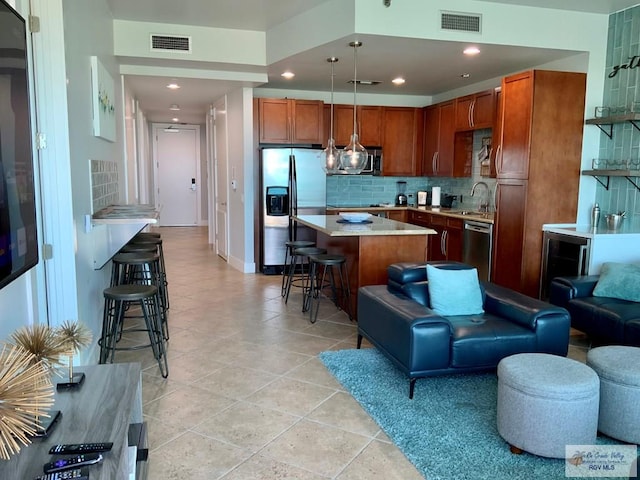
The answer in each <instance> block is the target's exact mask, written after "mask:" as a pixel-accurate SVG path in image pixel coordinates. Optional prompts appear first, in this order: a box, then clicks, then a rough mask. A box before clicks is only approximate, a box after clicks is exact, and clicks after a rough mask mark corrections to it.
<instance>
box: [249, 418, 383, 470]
mask: <svg viewBox="0 0 640 480" xmlns="http://www.w3.org/2000/svg"><path fill="white" fill-rule="evenodd" d="M370 441H371V439H370V438H368V437H365V436H362V435H357V434H355V433H351V432H346V431H344V430H340V429H338V428H334V427H330V426H327V425H321V424H319V423H315V422H310V421H308V420H302V421H301V422H299V423H297V424H295V425H294V426H293V427H291V428H290V429H289V430H287V431H286V432H285V433H283V434H282V435H281V436H280V437H278V438H277V439H276V440H274V441H273V442H272V443H270V444H269V445H267V446H266V447H265V448H264V449H263V450H262V452H261V453H262V454H264V455H266V456H268V457H270V458H273V459H275V460H279V461H281V462H284V463H287V464H291V465H295V466H298V467H300V468H304V469H305V470H310V471H312V472H315V473H317V474H319V475H325V476H328V477H334V476H335V475H337V474H338V473H340V472H341V471H342V470H343V469H344V468H345V467H346V466H347V465H348V464H349V463H350V462H351V461H352V459H353V458H354V457H355V456H356V455H357V454H358V453H359V452H360V451H361V450H362V449H363V448H364V447H365V445H367V443H369V442H370Z"/></svg>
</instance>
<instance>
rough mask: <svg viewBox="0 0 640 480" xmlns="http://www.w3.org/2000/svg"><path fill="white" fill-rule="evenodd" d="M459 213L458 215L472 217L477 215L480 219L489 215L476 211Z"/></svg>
mask: <svg viewBox="0 0 640 480" xmlns="http://www.w3.org/2000/svg"><path fill="white" fill-rule="evenodd" d="M457 213H458V215H471V216H473V215H476V216H478V217H484V216H486V215H487V214H486V213H485V212H476V211H473V210H461V211H459V212H457Z"/></svg>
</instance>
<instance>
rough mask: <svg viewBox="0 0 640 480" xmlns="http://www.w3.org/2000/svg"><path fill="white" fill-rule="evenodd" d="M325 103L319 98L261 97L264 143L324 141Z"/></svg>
mask: <svg viewBox="0 0 640 480" xmlns="http://www.w3.org/2000/svg"><path fill="white" fill-rule="evenodd" d="M323 105H324V104H323V102H322V101H319V100H294V99H288V98H260V99H258V118H259V129H260V143H276V144H287V145H290V144H305V145H307V144H322V143H323V142H324V139H323V137H324V136H325V135H324V122H323Z"/></svg>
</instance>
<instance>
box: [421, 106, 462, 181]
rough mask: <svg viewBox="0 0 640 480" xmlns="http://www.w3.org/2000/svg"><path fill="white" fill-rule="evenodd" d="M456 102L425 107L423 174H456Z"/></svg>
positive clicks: (437, 175) (448, 175) (430, 175)
mask: <svg viewBox="0 0 640 480" xmlns="http://www.w3.org/2000/svg"><path fill="white" fill-rule="evenodd" d="M454 134H455V103H454V101H453V100H451V101H448V102H443V103H439V104H436V105H432V106H429V107H426V108H425V109H424V148H423V160H422V175H424V176H428V177H453V176H455V175H454V156H453V153H454Z"/></svg>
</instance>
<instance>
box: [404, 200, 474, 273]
mask: <svg viewBox="0 0 640 480" xmlns="http://www.w3.org/2000/svg"><path fill="white" fill-rule="evenodd" d="M408 217H409V218H408V223H412V224H414V225H420V226H421V227H428V228H432V229H433V230H435V231H436V232H437V234H436V235H429V246H428V251H427V258H428V260H430V261H438V260H451V261H456V262H460V261H462V230H463V222H462V220H460V219H457V218H449V217H447V216H445V215H438V214H433V213H425V212H415V211H410V212H409V216H408Z"/></svg>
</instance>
